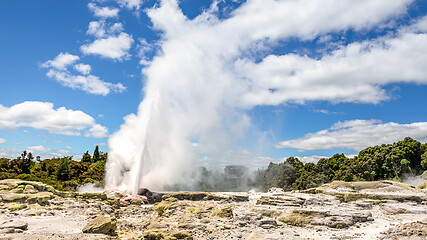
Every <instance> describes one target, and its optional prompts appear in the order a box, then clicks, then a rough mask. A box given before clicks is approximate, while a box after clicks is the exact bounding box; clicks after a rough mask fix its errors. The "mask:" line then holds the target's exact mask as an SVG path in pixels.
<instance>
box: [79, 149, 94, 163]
mask: <svg viewBox="0 0 427 240" xmlns="http://www.w3.org/2000/svg"><path fill="white" fill-rule="evenodd" d="M81 162H88V163H90V162H92V157H91V156H90V154H89V151H86V152H85V153H84V154H83V156H82V160H81Z"/></svg>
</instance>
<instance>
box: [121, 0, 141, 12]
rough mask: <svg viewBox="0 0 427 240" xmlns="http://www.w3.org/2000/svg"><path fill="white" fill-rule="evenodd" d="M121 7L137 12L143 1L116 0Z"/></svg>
mask: <svg viewBox="0 0 427 240" xmlns="http://www.w3.org/2000/svg"><path fill="white" fill-rule="evenodd" d="M116 2H117V3H118V4H119V5H120V6H121V7H126V8H127V9H129V10H132V9H135V10H139V9H140V8H141V6H142V2H143V0H116Z"/></svg>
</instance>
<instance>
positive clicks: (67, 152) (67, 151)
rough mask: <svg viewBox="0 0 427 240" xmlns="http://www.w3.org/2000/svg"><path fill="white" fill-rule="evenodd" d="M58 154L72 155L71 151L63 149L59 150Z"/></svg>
mask: <svg viewBox="0 0 427 240" xmlns="http://www.w3.org/2000/svg"><path fill="white" fill-rule="evenodd" d="M57 152H58V153H61V154H69V153H70V151H69V150H63V149H61V150H58V151H57Z"/></svg>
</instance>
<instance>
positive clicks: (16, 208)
mask: <svg viewBox="0 0 427 240" xmlns="http://www.w3.org/2000/svg"><path fill="white" fill-rule="evenodd" d="M27 207H28V206H27V204H20V203H12V204H11V205H10V206H9V207H8V209H9V211H12V212H14V211H19V210H21V209H24V208H27Z"/></svg>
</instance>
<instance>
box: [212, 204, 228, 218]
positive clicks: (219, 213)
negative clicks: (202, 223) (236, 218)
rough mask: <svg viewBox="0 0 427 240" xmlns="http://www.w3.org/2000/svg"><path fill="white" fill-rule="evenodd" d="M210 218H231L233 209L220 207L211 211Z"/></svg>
mask: <svg viewBox="0 0 427 240" xmlns="http://www.w3.org/2000/svg"><path fill="white" fill-rule="evenodd" d="M210 216H211V217H220V218H232V217H233V209H232V208H231V206H221V207H217V208H214V210H213V211H212V213H211V215H210Z"/></svg>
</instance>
